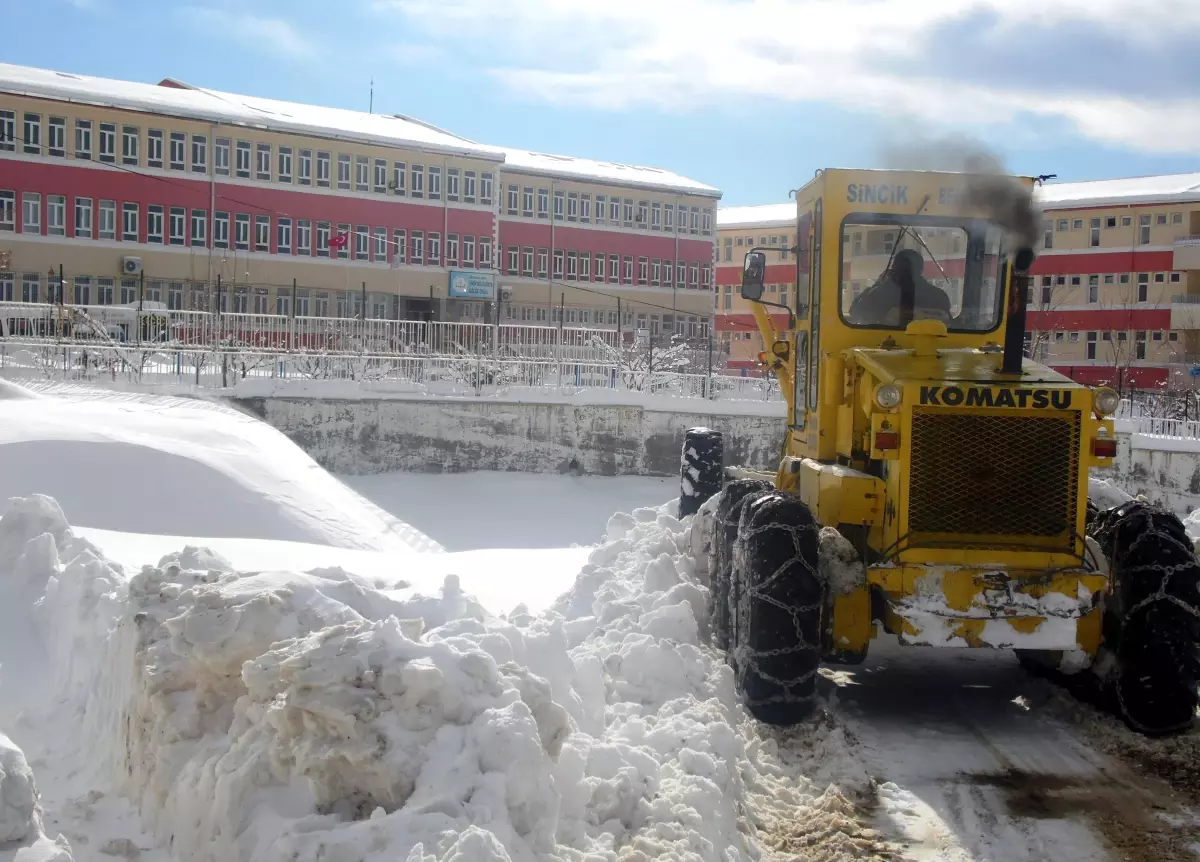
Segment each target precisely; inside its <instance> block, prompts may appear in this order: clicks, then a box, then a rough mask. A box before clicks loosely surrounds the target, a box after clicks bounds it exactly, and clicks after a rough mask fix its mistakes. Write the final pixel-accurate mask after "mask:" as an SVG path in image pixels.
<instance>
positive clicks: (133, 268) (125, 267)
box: [121, 257, 142, 275]
mask: <svg viewBox="0 0 1200 862" xmlns="http://www.w3.org/2000/svg"><path fill="white" fill-rule="evenodd" d="M121 272H122V273H123V274H124V275H140V274H141V272H142V259H141V258H140V257H123V258H121Z"/></svg>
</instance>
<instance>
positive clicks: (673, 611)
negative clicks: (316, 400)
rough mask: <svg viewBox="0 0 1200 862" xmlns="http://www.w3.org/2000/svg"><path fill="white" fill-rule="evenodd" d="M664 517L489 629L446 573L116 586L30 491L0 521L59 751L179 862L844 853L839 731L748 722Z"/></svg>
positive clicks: (640, 524)
mask: <svg viewBox="0 0 1200 862" xmlns="http://www.w3.org/2000/svg"><path fill="white" fill-rule="evenodd" d="M672 509H673V504H668V505H667V506H663V507H659V508H656V509H639V510H636V511H635V512H633V513H632V514H626V515H618V516H614V517H613V518H612V519H611V520H610V521H609V524H608V528H607V534H606V541H605V543H604V544H602V545H601V546H600V547H598V548H596V549H595V550H594V551H593V552H592V553H591V556H590V558H589V562H588V564H587V565H586V566H585V567H584V569H583V571H582V573H581V574H580V575H579V577H578V579H577V582H576V584H575V586H574V588H573V589H571V590H570V591H569V592H568V593H566V594H565V595H564V596H563V597H562V598H561V599H560V600H559V601H558V602H557V603H556V604H555V605H554V606H553V607H552V609H551V610H549V611H548V612H546V613H544V614H542V615H539V616H536V617H535V616H532V615H530V614H527V613H524V612H522V611H520V610H518V611H517V612H515V613H514V614H512V615H511V616H510V617H509V618H508V619H503V618H497V617H494V616H491V615H489V614H488V613H486V612H485V611H484V609H483V608H482V607H481V606H480V605H479V604H478V603H477V602H476V601H474V600H473V599H472V598H471V597H470V596H468V595H466V594H464V593H463V592H462V590H461V588H460V587H459V585H458V583H457V581H456V579H453V578H447V579H446V582H445V584H444V585H443V588H442V590H441V591H440V593H439V594H437V595H432V596H429V595H424V596H423V595H418V594H416V593H414V592H413V591H412V590H404V589H392V590H379V589H376V588H375V587H374V586H373V585H372V584H371V583H370V582H368V581H367V580H366V579H364V578H360V577H357V576H356V575H354V574H351V573H348V572H346V571H343V570H341V569H317V570H313V571H310V572H307V573H296V572H270V571H261V572H235V571H229V570H228V569H229V568H230V565H229V564H228V563H227V562H226V561H224V560H223V559H221V558H220V557H218V556H217V555H215V554H212V553H211V552H209V551H206V550H204V549H202V548H188V549H184V550H183V551H182V552H178V553H175V554H171V555H169V556H168V557H165V558H164V559H163V560H162V561H161V562H160V564H159V565H158V566H153V567H145V568H143V569H142V570H141V571H140V572H139V573H138V574H136V575H134V576H133V577H132V578H131V579H129V580H127V581H126V580H125V579H124V575H123V573H122V571H121V569H120V567H119V566H116V565H115V564H111V563H109V562H107V561H106V560H104V559H102V558H101V557H99V556H98V555H97V553H96V552H95V549H94V548H93V547H92V546H91V545H90V544H89V543H87V542H86V541H85V540H82V539H80V538H79V537H77V536H75V535H74V533H73V532H72V531H71V529H70V528H69V527H68V526H67V525H66V521H65V519H63V518H62V513H61V510H60V509H58V507H57V505H56V504H54V502H53V501H52V500H49V499H48V498H44V497H42V498H29V499H24V500H17V501H13V502H12V503H11V504H10V506H9V508H8V510H7V512H6V513H5V515H4V517H3V519H2V520H0V585H2V586H3V588H4V590H5V595H3V596H0V600H3V601H0V605H7V606H10V607H19V606H22V605H23V607H24V608H25V609H28V608H29V607H30V603H33V604H35V605H36V607H35V608H34V610H33V611H27V612H28V613H29V614H30V615H32V616H35V617H36V619H37V622H38V625H37V631H38V635H37V636H38V637H39V638H40V640H41V645H42V647H43V649H44V650H45V651H46V659H47V661H48V662H50V663H51V664H52V665H53V666H54V667H56V668H57V674H56V677H55V679H56V684H57V694H56V696H55V697H54V698H52V699H51V700H50V702H51V703H53V704H55V707H56V711H55V714H57V715H66V716H70V717H71V720H72V721H75V722H77V723H78V726H77V727H75V728H74V731H73V732H71V733H67V734H60V735H59V738H60V739H69V740H80V742H81V745H82V746H84V747H85V748H86V754H87V760H88V763H89V769H90V770H91V771H92V772H94V773H95V774H96V777H95V779H94V780H95V781H96V782H101V781H107V782H108V786H115V787H116V788H118V789H120V790H122V791H123V792H124V793H125V794H127V795H128V796H130V797H131V798H132V799H133V800H134V801H135V803H136V805H137V807H138V808H139V809H140V811H141V813H142V817H143V821H144V823H145V825H146V828H147V829H148V830H150V832H151V833H152V834H153V835H154V836H155V839H156V840H157V842H158V843H159V844H161V845H162V846H167V845H170V846H171V848H172V853H173V854H174V855H175V856H177V857H178V858H181V859H188V860H214V862H215V860H221V862H233V860H250V859H253V860H256V862H275V860H285V859H286V860H290V862H306V860H311V862H316V860H318V859H321V860H326V859H339V860H362V862H366V860H372V862H374V860H379V862H382V860H394V859H409V860H420V861H421V862H428V860H434V862H438V860H467V859H470V860H493V859H494V860H513V862H521V860H528V862H533V860H535V859H536V860H547V859H563V860H568V859H569V860H572V862H583V860H596V862H599V860H614V859H617V858H621V859H624V860H646V859H667V860H713V862H717V860H720V862H739V860H752V859H759V858H761V857H762V855H763V853H764V852H765V851H764V848H774V849H777V850H788V849H790V851H791V852H799V848H800V847H802V846H804V845H805V842H806V841H811V840H812V836H817V835H819V836H820V850H821V855H820V856H819V858H821V859H828V860H837V859H851V858H857V857H858V855H859V846H860V845H859V843H856V842H858V841H859V837H858V836H857V834H856V833H857V832H858V826H857V825H856V818H855V802H854V797H855V795H856V794H862V795H863V796H864V797H865V796H866V795H867V794H868V793H869V786H870V781H869V779H868V777H867V775H866V772H865V770H864V769H863V768H862V767H861V765H859V764H858V763H857V761H855V760H854V759H853V758H852V757H851V756H850V754H849V746H848V744H847V742H846V739H845V738H844V736H843V733H842V731H841V730H840V729H838V728H836V727H833V726H831V724H830V723H827V722H817V723H814V724H813V725H812V726H810V727H806V728H804V729H803V730H801V731H799V732H795V731H793V732H792V733H791V735H790V738H789V739H788V741H787V743H786V744H785V743H784V742H783V740H782V739H776V738H775V737H773V736H772V735H771V734H765V735H764V734H762V733H760V731H759V729H758V727H757V725H756V724H755V723H754V722H752V721H750V720H749V719H748V718H747V716H746V714H745V713H744V711H743V710H742V708H741V706H740V705H739V703H738V699H737V697H736V696H735V693H734V686H733V677H732V673H731V671H730V669H729V668H728V667H727V666H726V665H725V664H724V663H723V662H722V661H721V660H720V659H719V657H718V656H717V654H716V653H715V652H714V651H713V650H711V649H710V648H709V647H708V646H707V645H706V643H705V641H704V632H705V631H706V629H707V621H706V620H705V619H704V612H703V609H704V608H705V607H706V604H707V595H706V587H705V585H704V580H705V574H704V573H705V569H706V561H705V560H704V557H703V553H704V552H703V541H702V538H701V537H698V536H696V535H694V534H693V531H692V530H691V527H690V523H691V522H690V521H689V522H688V523H686V524H683V523H680V522H679V521H678V520H677V519H676V518H674V517H673V516H672V514H671V510H672ZM694 520H697V521H703V518H698V519H694ZM9 561H15V564H14V565H13V566H12V568H11V569H10V570H5V567H6V566H8V565H9ZM18 597H19V599H18ZM7 599H12V601H7ZM0 658H3V657H2V656H0ZM0 699H2V698H0ZM43 708H45V705H44V704H43ZM781 747H786V748H787V756H786V758H785V757H784V756H781V754H780V749H781ZM101 767H102V768H101ZM84 771H87V770H84ZM101 773H103V774H102V775H101ZM832 778H836V779H837V781H838V783H839V786H829V787H826V784H827V783H828V782H829V780H830V779H832ZM814 858H818V857H814Z"/></svg>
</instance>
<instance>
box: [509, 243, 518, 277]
mask: <svg viewBox="0 0 1200 862" xmlns="http://www.w3.org/2000/svg"><path fill="white" fill-rule="evenodd" d="M520 256H521V250H520V248H519V247H517V246H515V245H510V246H509V247H508V274H509V275H517V274H518V273H519V271H520V270H519V269H518V267H519V266H520Z"/></svg>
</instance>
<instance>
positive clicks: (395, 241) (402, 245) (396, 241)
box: [392, 230, 408, 263]
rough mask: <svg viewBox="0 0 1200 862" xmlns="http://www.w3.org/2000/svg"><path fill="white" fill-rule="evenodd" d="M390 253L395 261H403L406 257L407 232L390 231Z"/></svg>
mask: <svg viewBox="0 0 1200 862" xmlns="http://www.w3.org/2000/svg"><path fill="white" fill-rule="evenodd" d="M392 255H393V258H392V259H393V261H394V262H395V263H404V262H405V260H406V259H407V257H408V232H407V231H402V230H396V231H392Z"/></svg>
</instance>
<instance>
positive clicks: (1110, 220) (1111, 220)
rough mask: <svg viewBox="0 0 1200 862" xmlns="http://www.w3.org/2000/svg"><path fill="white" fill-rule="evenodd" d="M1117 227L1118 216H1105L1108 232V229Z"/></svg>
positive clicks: (1105, 225)
mask: <svg viewBox="0 0 1200 862" xmlns="http://www.w3.org/2000/svg"><path fill="white" fill-rule="evenodd" d="M1116 226H1117V217H1116V216H1105V217H1104V228H1105V230H1107V229H1108V228H1112V227H1116Z"/></svg>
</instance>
